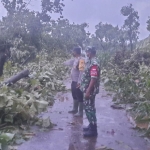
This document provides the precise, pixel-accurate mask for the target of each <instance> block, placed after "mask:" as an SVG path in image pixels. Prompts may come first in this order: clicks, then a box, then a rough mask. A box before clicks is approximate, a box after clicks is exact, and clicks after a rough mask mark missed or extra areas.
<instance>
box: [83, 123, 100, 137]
mask: <svg viewBox="0 0 150 150" xmlns="http://www.w3.org/2000/svg"><path fill="white" fill-rule="evenodd" d="M97 135H98V134H97V125H96V124H95V125H91V127H90V128H89V130H88V131H85V132H84V133H83V136H84V137H94V136H97Z"/></svg>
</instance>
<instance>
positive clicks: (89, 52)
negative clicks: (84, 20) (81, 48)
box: [86, 46, 96, 58]
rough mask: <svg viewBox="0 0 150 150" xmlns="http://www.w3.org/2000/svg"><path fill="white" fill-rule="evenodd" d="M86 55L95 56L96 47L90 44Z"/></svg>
mask: <svg viewBox="0 0 150 150" xmlns="http://www.w3.org/2000/svg"><path fill="white" fill-rule="evenodd" d="M86 55H87V57H88V58H92V57H95V55H96V49H95V47H91V46H88V47H87V49H86Z"/></svg>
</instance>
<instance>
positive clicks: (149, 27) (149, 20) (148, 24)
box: [146, 17, 150, 31]
mask: <svg viewBox="0 0 150 150" xmlns="http://www.w3.org/2000/svg"><path fill="white" fill-rule="evenodd" d="M146 23H147V30H148V31H150V17H149V18H148V20H147V22H146Z"/></svg>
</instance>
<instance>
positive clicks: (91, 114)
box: [83, 95, 97, 124]
mask: <svg viewBox="0 0 150 150" xmlns="http://www.w3.org/2000/svg"><path fill="white" fill-rule="evenodd" d="M95 96H96V95H91V96H90V98H89V99H85V98H84V100H83V104H84V110H85V114H86V116H87V119H88V121H89V123H92V124H96V123H97V119H96V109H95Z"/></svg>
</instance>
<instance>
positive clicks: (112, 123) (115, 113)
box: [19, 81, 150, 150]
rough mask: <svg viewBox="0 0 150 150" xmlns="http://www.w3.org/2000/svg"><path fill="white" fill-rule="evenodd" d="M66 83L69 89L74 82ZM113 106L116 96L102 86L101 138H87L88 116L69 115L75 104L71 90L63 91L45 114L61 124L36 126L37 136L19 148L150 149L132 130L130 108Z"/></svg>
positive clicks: (99, 97) (98, 104)
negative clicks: (40, 128) (85, 127)
mask: <svg viewBox="0 0 150 150" xmlns="http://www.w3.org/2000/svg"><path fill="white" fill-rule="evenodd" d="M66 85H67V88H69V87H70V81H67V83H66ZM111 105H112V95H111V94H109V92H107V91H105V89H104V87H103V86H102V87H101V89H100V93H99V94H98V95H97V97H96V109H97V120H98V137H97V138H83V135H82V127H83V125H87V124H88V122H87V119H86V116H85V114H84V117H83V119H82V118H75V117H74V116H73V115H71V114H68V111H69V110H70V109H71V106H72V97H71V93H70V91H68V92H66V93H61V92H60V93H58V94H57V95H56V101H55V104H54V106H53V107H52V108H49V109H48V111H47V112H45V113H43V114H42V115H44V116H45V117H46V116H49V117H50V119H51V121H52V122H53V123H55V124H57V126H55V127H54V128H53V129H51V130H47V131H41V130H39V129H36V130H35V131H34V132H36V136H34V137H33V138H32V139H30V140H29V141H27V142H25V143H23V144H22V145H21V146H19V150H96V149H100V148H102V147H107V148H112V149H114V150H150V144H149V143H148V141H147V140H146V139H144V138H143V137H140V133H139V132H138V131H137V130H133V129H132V124H131V123H130V122H129V119H128V117H127V115H126V111H125V110H116V109H113V108H111V107H110V106H111ZM100 150H101V149H100Z"/></svg>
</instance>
